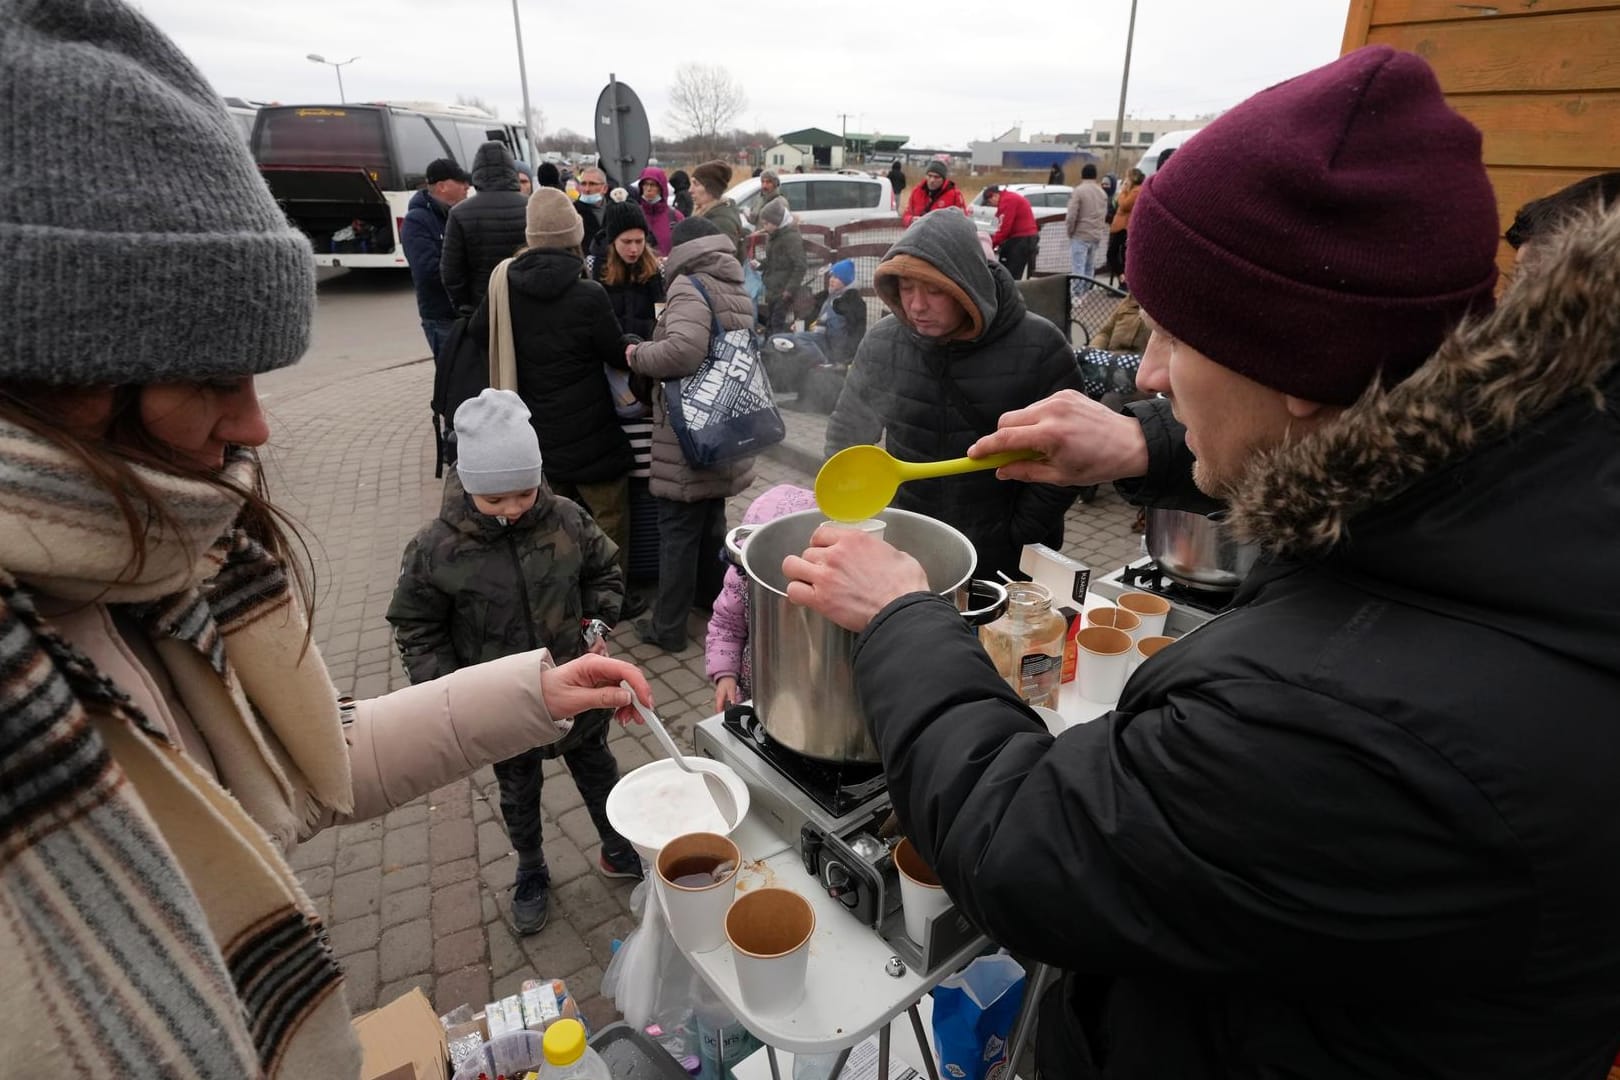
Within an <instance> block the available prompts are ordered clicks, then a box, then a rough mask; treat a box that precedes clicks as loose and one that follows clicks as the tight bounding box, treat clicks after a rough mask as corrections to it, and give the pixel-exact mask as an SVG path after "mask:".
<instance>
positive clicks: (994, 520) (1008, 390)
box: [826, 214, 1081, 578]
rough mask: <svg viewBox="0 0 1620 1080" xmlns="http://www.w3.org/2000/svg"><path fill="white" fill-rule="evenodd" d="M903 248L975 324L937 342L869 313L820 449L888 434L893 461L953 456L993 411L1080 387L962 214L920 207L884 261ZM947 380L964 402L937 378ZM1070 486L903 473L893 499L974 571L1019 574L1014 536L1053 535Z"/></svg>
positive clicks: (1063, 349)
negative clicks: (961, 540) (953, 540)
mask: <svg viewBox="0 0 1620 1080" xmlns="http://www.w3.org/2000/svg"><path fill="white" fill-rule="evenodd" d="M901 255H909V256H913V257H916V258H918V259H921V260H923V261H924V262H926V263H928V264H929V265H931V266H933V267H934V268H936V269H937V270H939V271H940V272H941V273H943V274H944V275H945V276H946V277H947V278H949V279H950V280H951V281H953V282H955V283H956V284H957V285H958V286H959V287H960V288H961V289H962V291H963V292H964V293H965V294H966V296H967V298H968V299H969V300H970V301H971V302H972V303H973V304H974V305H975V306H976V307H977V309H978V312H977V316H976V318H977V322H978V325H979V327H980V329H979V332H978V333H977V334H976V335H975V336H973V337H972V338H970V339H967V340H950V341H940V340H938V339H934V338H925V337H922V336H921V335H919V334H917V333H915V332H914V331H913V330H912V329H911V328H910V326H909V325H908V324H907V323H905V322H904V321H902V320H901V319H900V318H899V317H898V316H890V317H887V318H885V319H883V320H882V321H880V322H879V323H878V324H877V325H876V326H875V327H873V328H872V330H871V331H870V332H868V333H867V335H866V338H865V340H863V341H862V342H861V344H860V347H859V348H858V349H856V351H855V359H854V361H853V363H851V365H850V369H849V377H848V379H847V380H846V381H845V383H844V389H843V391H842V392H841V393H840V394H839V397H838V404H837V405H836V406H834V408H833V412H832V416H831V417H830V418H829V419H828V421H827V441H826V452H827V454H828V456H831V455H833V454H835V453H837V452H838V451H840V450H842V449H844V448H845V447H848V446H854V445H856V444H858V443H875V442H877V441H878V440H879V439H884V440H886V441H887V444H888V450H889V453H891V454H893V455H894V456H895V457H897V458H900V459H901V460H903V461H937V460H940V459H943V458H954V457H961V456H962V455H964V454H966V453H967V448H968V447H969V446H972V445H973V443H974V442H975V441H976V440H977V439H978V438H979V437H980V436H981V435H988V434H990V432H992V431H994V430H995V425H996V421H997V419H998V418H999V417H1000V416H1001V414H1002V413H1004V412H1008V411H1010V410H1012V409H1021V408H1023V407H1025V406H1026V405H1031V404H1033V403H1035V402H1037V401H1039V400H1041V399H1042V398H1044V397H1047V396H1048V395H1051V394H1055V393H1057V392H1058V391H1059V390H1064V389H1072V390H1079V389H1081V382H1080V369H1079V368H1078V367H1077V366H1076V365H1075V362H1074V348H1073V346H1071V345H1070V344H1069V342H1068V341H1067V340H1066V339H1065V338H1064V336H1063V332H1062V331H1061V330H1059V329H1058V328H1057V327H1055V326H1053V325H1052V324H1051V323H1050V322H1048V321H1047V320H1045V319H1043V318H1041V317H1040V316H1039V315H1034V314H1031V313H1030V312H1029V311H1028V310H1027V309H1026V308H1025V306H1024V299H1023V297H1022V296H1021V295H1019V292H1018V287H1017V285H1015V284H1014V283H1013V280H1012V277H1011V276H1010V275H1009V274H1008V273H1007V271H1006V270H1005V269H1003V268H1002V267H1001V265H1000V264H998V263H993V262H988V261H987V260H986V259H985V257H984V250H983V249H982V248H981V247H980V246H979V238H978V234H977V232H976V231H975V230H974V227H973V224H972V222H970V221H969V220H968V219H967V218H965V217H963V216H962V215H961V214H929V215H927V216H926V217H923V218H921V219H920V220H919V221H917V223H916V224H914V225H912V226H911V228H909V229H907V230H906V233H905V235H904V236H902V237H901V238H900V240H899V241H898V242H896V243H895V245H894V246H893V247H892V248H890V249H889V252H888V254H886V255H885V256H884V262H888V261H889V260H890V259H893V258H895V257H896V256H901ZM877 288H878V294H879V295H880V296H882V297H883V299H884V302H885V303H887V304H888V305H889V308H890V310H896V309H897V308H898V306H899V301H898V296H897V292H896V290H897V288H898V286H897V284H896V282H895V280H894V279H893V278H892V277H880V278H879V279H878V284H877ZM947 376H949V377H950V378H951V379H954V380H955V382H956V385H957V387H959V388H960V390H961V394H962V396H963V397H964V398H965V399H966V401H967V402H968V404H969V405H970V406H971V410H970V409H965V408H964V407H963V406H962V405H961V404H959V403H958V401H957V400H956V398H955V397H953V395H952V394H951V393H950V392H949V389H948V388H947V386H946V377H947ZM1074 497H1075V492H1074V490H1073V489H1072V488H1063V487H1055V486H1053V485H1050V484H1024V483H1013V482H1007V481H1003V480H997V479H996V476H995V473H993V472H980V473H972V474H970V475H967V476H952V477H947V478H945V479H941V480H914V481H912V482H911V483H909V484H902V485H901V487H900V490H899V492H898V493H897V494H896V495H895V498H894V503H893V505H894V506H895V507H897V508H899V509H901V510H912V511H915V512H917V513H919V514H927V515H929V516H930V517H935V518H938V519H940V520H941V521H943V522H945V523H946V524H948V525H951V526H954V527H955V528H957V529H960V530H961V531H962V533H963V534H965V535H966V536H967V538H968V539H969V540H971V541H972V542H973V546H974V548H975V549H976V550H977V551H978V555H979V561H978V568H977V570H976V571H975V573H976V574H977V575H978V576H979V577H987V578H994V577H995V572H996V571H997V570H1004V571H1006V572H1007V573H1009V574H1011V573H1016V572H1017V571H1018V564H1019V556H1020V555H1021V554H1022V551H1023V547H1024V545H1025V544H1035V543H1040V544H1047V545H1049V546H1051V547H1054V548H1057V547H1061V546H1062V544H1063V515H1064V514H1065V513H1066V512H1067V511H1068V509H1069V506H1070V504H1071V503H1073V502H1074Z"/></svg>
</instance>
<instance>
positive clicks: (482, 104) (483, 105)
mask: <svg viewBox="0 0 1620 1080" xmlns="http://www.w3.org/2000/svg"><path fill="white" fill-rule="evenodd" d="M456 104H457V105H471V106H472V107H473V108H475V109H483V110H484V111H485V112H487V113H489V115H491V116H499V115H500V113H499V112H498V111H497V110H496V108H495V106H493V105H491V104H490V103H489V102H487V101H485V100H484V99H483V98H481V97H479V96H478V95H477V94H457V95H456Z"/></svg>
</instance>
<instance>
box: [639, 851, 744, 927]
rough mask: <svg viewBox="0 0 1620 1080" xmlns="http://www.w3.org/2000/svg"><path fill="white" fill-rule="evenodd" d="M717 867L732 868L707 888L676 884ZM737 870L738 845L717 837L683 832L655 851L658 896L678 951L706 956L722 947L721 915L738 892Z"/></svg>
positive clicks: (728, 908) (738, 861)
mask: <svg viewBox="0 0 1620 1080" xmlns="http://www.w3.org/2000/svg"><path fill="white" fill-rule="evenodd" d="M720 863H730V864H731V869H729V870H727V871H725V873H724V874H722V875H721V876H720V878H719V880H716V881H711V882H710V883H709V884H707V885H700V884H684V885H683V884H681V879H683V878H688V877H689V875H692V874H695V873H697V872H698V871H700V870H708V869H709V868H710V867H713V866H715V865H717V864H720ZM741 865H742V853H741V852H739V851H738V850H737V845H736V844H733V843H732V842H731V841H730V840H728V839H726V838H725V837H724V836H721V835H719V834H718V833H688V834H687V835H685V836H677V837H676V838H675V839H673V840H671V841H670V842H669V843H667V844H665V845H664V846H663V847H662V848H660V849H659V851H658V858H657V859H656V860H654V862H653V868H654V870H655V872H656V874H657V879H658V895H659V896H660V897H661V898H662V899H663V901H664V914H666V915H668V916H669V930H670V933H672V934H674V935H675V941H676V942H677V943H678V944H679V945H681V946H682V947H683V948H685V949H687V950H688V951H690V952H708V951H709V950H710V949H718V948H719V947H720V946H722V945H724V944H725V943H726V912H727V911H728V910H730V908H731V901H732V899H733V897H735V895H736V892H737V869H738V867H740V866H741Z"/></svg>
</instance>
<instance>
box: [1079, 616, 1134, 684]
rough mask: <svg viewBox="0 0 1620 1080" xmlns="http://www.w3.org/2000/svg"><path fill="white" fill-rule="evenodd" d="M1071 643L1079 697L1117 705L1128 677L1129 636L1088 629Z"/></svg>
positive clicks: (1113, 630) (1103, 628)
mask: <svg viewBox="0 0 1620 1080" xmlns="http://www.w3.org/2000/svg"><path fill="white" fill-rule="evenodd" d="M1087 614H1088V615H1089V614H1090V612H1087ZM1074 642H1075V659H1076V663H1075V682H1076V683H1078V684H1079V686H1080V696H1081V697H1083V698H1085V699H1086V700H1087V701H1095V702H1097V703H1098V704H1102V705H1112V704H1113V703H1114V702H1116V701H1118V700H1119V692H1120V691H1121V690H1123V689H1125V678H1126V676H1128V675H1129V674H1130V673H1131V635H1129V634H1127V633H1126V632H1125V631H1123V630H1119V629H1116V628H1114V627H1112V626H1088V627H1086V628H1085V629H1084V630H1082V631H1080V633H1078V634H1076V635H1075V639H1074Z"/></svg>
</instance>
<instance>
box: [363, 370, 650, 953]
mask: <svg viewBox="0 0 1620 1080" xmlns="http://www.w3.org/2000/svg"><path fill="white" fill-rule="evenodd" d="M455 425H456V437H457V441H458V446H459V450H460V453H459V456H458V460H457V463H456V474H455V476H454V477H452V481H451V482H450V483H448V484H447V485H446V493H445V500H444V505H443V507H442V508H441V509H440V512H439V516H438V517H437V518H435V519H434V520H433V521H431V522H429V523H428V524H427V525H425V526H424V527H423V528H422V530H421V531H420V532H419V533H417V534H416V537H415V538H414V539H412V540H411V542H410V543H409V544H408V545H407V546H406V548H405V555H404V559H403V561H402V565H401V567H400V574H399V582H398V584H397V585H396V586H395V588H394V598H393V601H392V603H390V604H389V607H388V621H389V622H390V623H392V624H393V627H394V638H395V641H396V642H397V644H398V646H399V651H400V655H401V657H402V658H403V660H404V663H405V670H406V672H407V673H408V674H409V675H410V678H411V681H412V682H413V683H417V682H425V681H427V680H429V679H436V678H438V677H439V676H441V675H444V674H447V673H448V672H451V671H454V670H456V669H457V668H460V667H464V666H467V665H470V664H477V663H480V662H481V661H484V660H492V659H495V658H497V657H502V656H509V655H511V654H513V653H518V652H523V651H526V650H529V649H539V648H545V649H549V650H551V655H552V657H553V659H555V660H556V661H557V662H558V663H563V662H564V661H567V660H571V659H573V658H574V657H576V656H579V655H580V654H581V653H583V652H584V651H585V650H586V648H590V649H591V650H592V651H595V652H601V653H606V651H607V644H606V641H605V634H606V631H607V629H608V628H610V627H611V626H612V624H613V623H615V622H617V621H618V618H619V609H620V605H621V604H622V603H623V602H624V578H623V576H622V574H621V572H620V570H619V564H618V559H617V556H618V549H617V548H616V547H615V546H614V544H613V541H611V540H609V539H608V537H607V535H606V534H605V533H604V532H602V530H601V529H600V528H598V527H597V525H596V523H595V522H594V521H592V520H591V518H590V516H589V515H588V514H586V513H585V511H584V510H582V509H581V508H580V507H579V506H578V505H577V504H575V503H573V502H570V501H569V500H568V499H565V498H562V497H560V496H558V495H555V494H553V493H552V492H550V491H548V490H547V489H546V487H545V485H544V483H543V481H542V478H541V472H540V443H539V440H538V439H537V438H536V436H535V433H534V429H533V427H532V426H531V425H530V422H529V410H528V409H527V408H526V407H525V406H524V404H523V400H522V399H521V398H520V397H518V395H517V394H515V393H513V392H512V391H510V390H485V391H484V392H483V393H481V394H479V395H478V397H476V398H473V399H471V400H469V401H467V402H465V403H464V404H463V405H462V406H461V407H460V408H459V409H457V410H456V415H455ZM456 479H459V481H460V483H459V484H458V483H456V482H455V480H456ZM586 630H590V631H591V633H590V635H589V636H590V640H589V642H587V635H586V633H585V631H586ZM610 718H611V714H610V713H609V712H608V711H606V710H594V711H591V712H586V713H581V714H580V715H579V716H577V717H575V719H574V726H573V729H572V730H571V731H570V732H569V733H568V734H567V735H566V736H564V737H563V739H562V740H561V741H560V742H557V743H554V744H552V745H551V746H546V747H536V748H535V749H532V750H528V751H525V752H524V753H522V754H519V755H518V756H517V757H514V758H509V759H507V760H506V761H502V762H499V763H497V764H496V765H495V776H496V778H497V779H498V780H499V781H500V788H501V814H502V816H503V817H504V818H505V821H506V830H507V834H508V836H510V837H511V841H512V846H513V848H515V849H516V850H517V854H518V867H517V880H516V882H515V885H514V888H515V890H516V891H515V893H514V896H513V900H512V921H513V924H514V926H515V927H516V929H517V930H518V932H519V933H522V934H532V933H535V932H537V931H539V930H540V928H541V927H543V926H544V925H545V922H546V913H547V908H548V891H549V886H550V874H549V873H548V871H547V869H546V861H545V855H544V854H543V853H542V851H541V822H540V789H541V767H542V765H543V763H544V761H545V759H546V758H552V757H558V756H561V757H562V759H563V761H564V763H566V764H567V766H568V771H569V773H570V774H571V775H572V776H573V778H574V783H575V785H576V786H577V787H578V788H579V793H580V795H581V797H582V798H583V799H584V801H585V807H586V809H587V810H588V811H589V812H590V815H591V820H592V822H594V823H595V825H596V831H597V833H598V835H600V836H601V838H602V851H601V854H600V856H599V857H598V865H599V866H600V868H601V870H602V872H603V873H604V874H606V875H607V876H609V877H632V878H634V877H640V876H641V861H640V859H639V857H638V856H637V855H636V853H635V851H634V849H633V848H632V847H631V846H630V844H629V842H628V841H627V840H625V839H624V837H622V836H620V835H619V834H618V833H617V832H616V831H614V829H613V826H612V825H610V824H608V820H607V809H606V807H607V796H608V792H609V791H611V790H612V788H613V785H614V784H615V783H617V782H618V779H619V768H618V763H617V762H616V761H614V758H613V753H612V751H610V750H609V749H608V746H607V733H608V721H609V719H610Z"/></svg>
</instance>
